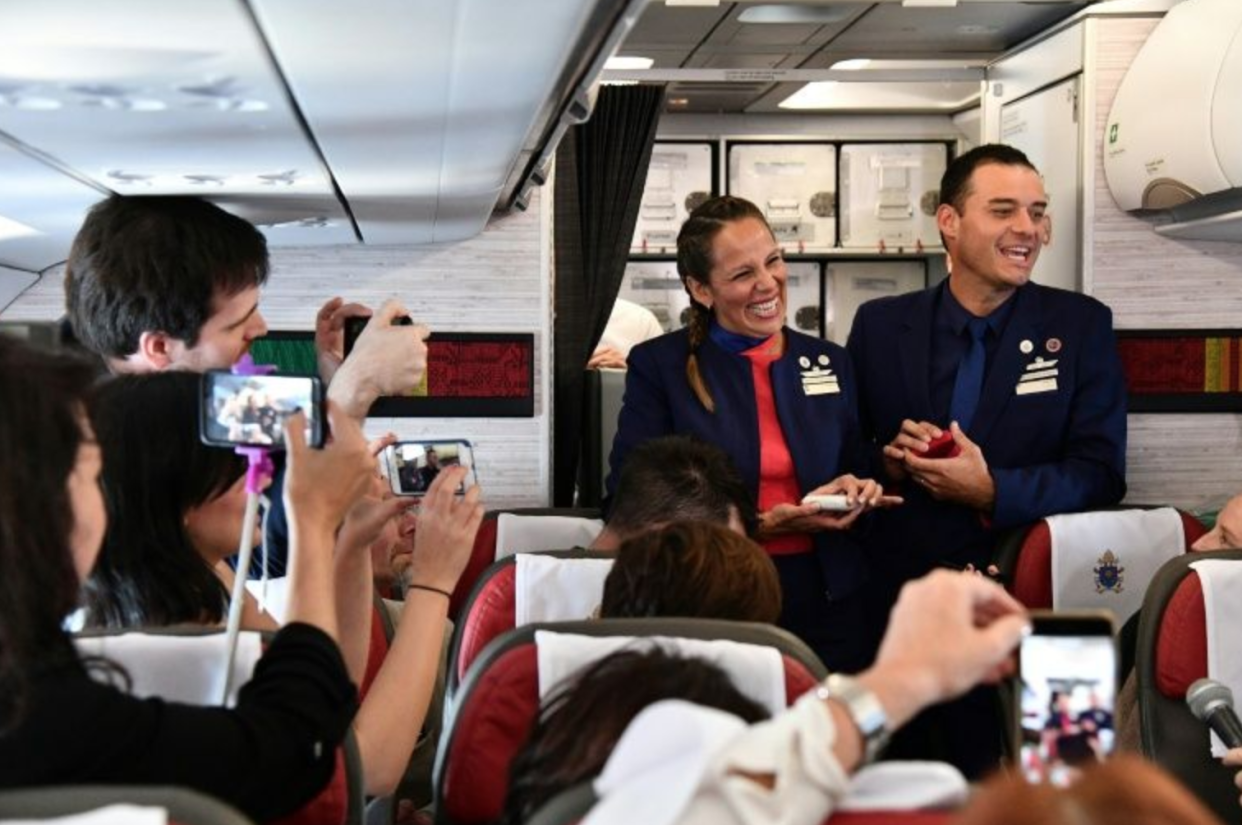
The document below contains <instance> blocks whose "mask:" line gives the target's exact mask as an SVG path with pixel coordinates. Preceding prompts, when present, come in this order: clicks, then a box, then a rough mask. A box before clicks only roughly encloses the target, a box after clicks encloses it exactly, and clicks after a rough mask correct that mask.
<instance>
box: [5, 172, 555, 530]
mask: <svg viewBox="0 0 1242 825" xmlns="http://www.w3.org/2000/svg"><path fill="white" fill-rule="evenodd" d="M541 194H543V193H539V194H536V195H535V196H534V197H533V198H532V199H531V204H530V208H529V209H528V210H527V211H526V212H516V211H515V212H513V213H512V214H509V215H504V216H493V217H492V219H491V220H490V221H489V222H488V224H487V226H486V228H485V229H484V230H483V232H482V233H480V234H479V235H477V236H475V237H473V238H471V239H469V240H467V241H462V242H457V243H445V244H434V245H426V246H417V247H415V246H410V247H391V246H390V247H375V246H362V245H358V246H345V247H272V249H271V255H272V275H271V278H270V279H269V280H268V283H267V285H266V287H264V290H263V298H262V310H263V314H264V316H265V317H266V318H267V322H268V326H269V327H270V328H271V329H275V330H310V329H313V328H314V321H315V313H316V311H317V310H318V308H319V307H320V305H322V304H323V302H324V301H325V300H327V299H328V298H330V297H332V296H333V295H340V296H342V297H343V298H345V300H346V301H358V302H360V303H363V304H367V305H369V306H372V307H375V306H378V305H379V304H380V303H381V302H382V301H384V300H385V299H386V298H389V297H397V298H399V299H400V300H402V301H403V302H404V303H405V305H406V307H407V308H408V309H409V310H410V313H411V314H412V315H413V317H414V318H415V319H417V320H418V321H419V322H421V323H425V324H427V325H428V326H430V327H431V328H432V329H433V330H446V331H447V330H453V331H461V332H530V333H534V336H535V416H534V417H533V418H372V419H369V420H368V422H367V426H366V431H367V434H368V435H369V436H372V437H374V436H378V435H381V434H383V433H386V432H390V431H391V432H394V433H396V434H397V436H398V437H400V438H403V439H418V438H441V437H446V438H447V437H461V438H467V439H469V440H470V441H472V442H473V443H474V451H475V461H476V464H477V470H478V477H479V483H480V485H481V486H482V488H483V493H484V502H485V503H486V505H487V506H488V507H489V508H499V507H533V506H546V505H547V504H548V502H549V501H550V497H551V496H550V492H551V449H552V448H551V414H550V407H551V404H550V400H549V399H550V398H551V389H550V387H551V384H550V380H551V379H550V376H551V341H552V336H551V318H552V310H551V290H550V283H551V275H550V244H551V240H550V218H549V216H548V214H547V213H548V212H550V208H549V207H550V200H551V199H550V198H546V197H541ZM62 281H63V267H55V268H53V269H51V270H48V271H47V272H45V273H44V274H43V277H42V278H41V279H40V280H39V282H38V283H37V284H35V285H34V286H32V287H31V288H30V289H28V290H27V291H26V292H25V293H23V294H22V295H21V296H20V297H19V298H17V300H15V301H14V302H13V303H12V304H10V305H9V306H8V307H6V308H5V310H4V313H3V318H4V320H6V321H53V320H56V319H58V318H60V317H61V316H62V315H63V314H64V291H63V288H62Z"/></svg>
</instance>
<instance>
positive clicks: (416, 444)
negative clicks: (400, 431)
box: [380, 439, 477, 497]
mask: <svg viewBox="0 0 1242 825" xmlns="http://www.w3.org/2000/svg"><path fill="white" fill-rule="evenodd" d="M380 459H381V466H382V467H383V472H384V475H385V476H387V477H388V483H389V485H390V486H391V488H392V491H393V494H394V495H398V496H408V497H422V496H424V495H426V494H427V490H428V489H429V488H430V487H431V483H432V482H433V481H435V479H436V477H437V476H438V475H439V474H440V471H441V470H443V469H445V468H447V467H458V466H460V467H464V468H465V469H466V476H465V478H464V479H463V480H462V483H461V484H459V485H458V488H457V490H456V491H455V492H456V493H457V495H464V494H465V492H466V490H468V489H470V488H471V487H473V486H474V485H475V484H476V483H477V478H476V476H475V471H474V448H473V447H472V446H471V444H470V442H469V441H466V440H465V439H440V440H436V441H399V442H397V443H396V444H390V445H389V446H388V447H385V448H384V451H383V452H382V453H381V454H380Z"/></svg>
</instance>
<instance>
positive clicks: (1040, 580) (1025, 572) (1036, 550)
mask: <svg viewBox="0 0 1242 825" xmlns="http://www.w3.org/2000/svg"><path fill="white" fill-rule="evenodd" d="M1177 514H1178V515H1179V516H1181V519H1182V534H1183V535H1184V536H1185V539H1186V544H1185V548H1186V549H1187V550H1188V549H1190V545H1192V544H1194V543H1195V542H1196V541H1198V540H1199V537H1200V536H1202V535H1203V534H1204V533H1206V532H1207V528H1206V527H1204V526H1203V523H1202V522H1200V521H1199V520H1198V519H1197V518H1195V517H1194V516H1192V515H1190V514H1189V513H1184V512H1182V511H1181V510H1178V512H1177ZM1144 586H1146V585H1144ZM1013 596H1014V598H1015V599H1017V600H1018V601H1020V602H1022V604H1024V605H1026V606H1027V607H1028V608H1030V609H1032V610H1035V609H1040V608H1042V609H1048V608H1051V607H1052V532H1051V531H1050V530H1049V529H1048V522H1047V521H1046V520H1044V519H1040V520H1039V521H1037V522H1036V523H1035V524H1034V525H1033V526H1032V527H1031V529H1030V530H1029V531H1028V532H1027V534H1026V536H1025V537H1024V538H1023V539H1022V549H1021V550H1020V551H1019V552H1018V561H1017V564H1016V566H1015V567H1014V573H1013Z"/></svg>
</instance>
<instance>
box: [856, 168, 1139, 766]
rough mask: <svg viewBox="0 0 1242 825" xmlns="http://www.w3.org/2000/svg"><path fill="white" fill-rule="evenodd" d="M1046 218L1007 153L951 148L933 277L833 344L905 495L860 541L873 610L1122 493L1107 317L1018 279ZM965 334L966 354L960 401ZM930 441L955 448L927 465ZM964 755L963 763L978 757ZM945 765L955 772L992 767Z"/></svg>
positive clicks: (1118, 409)
mask: <svg viewBox="0 0 1242 825" xmlns="http://www.w3.org/2000/svg"><path fill="white" fill-rule="evenodd" d="M1047 208H1048V196H1047V195H1046V193H1045V191H1044V186H1043V181H1042V179H1041V178H1040V176H1039V173H1038V172H1037V171H1036V170H1035V168H1034V166H1033V165H1032V164H1031V162H1030V160H1028V159H1027V157H1026V156H1025V155H1023V154H1022V153H1021V152H1019V151H1018V150H1016V149H1013V148H1012V147H1009V146H1000V145H990V146H980V147H978V148H977V149H973V150H971V151H970V152H967V153H966V154H964V155H962V156H961V157H960V158H958V159H956V160H955V161H954V162H953V163H952V164H951V165H950V167H949V168H948V170H947V171H946V172H945V175H944V179H943V180H942V182H941V191H940V206H939V208H938V211H937V223H938V226H939V229H940V233H941V235H942V237H943V238H944V242H945V248H946V249H947V250H948V253H949V259H950V264H951V274H950V275H949V278H948V280H947V281H945V282H944V283H942V284H940V285H938V286H935V287H932V288H930V289H927V290H924V291H922V292H915V293H911V294H908V295H900V296H896V297H892V298H881V299H877V300H875V301H871V302H868V303H866V304H864V305H863V306H862V307H861V308H860V309H859V311H858V313H857V315H856V316H855V318H854V326H853V329H852V330H851V331H850V338H849V344H848V347H849V351H850V354H851V355H852V356H853V360H854V364H855V365H857V368H858V370H859V397H860V402H859V406H860V416H861V422H862V428H863V431H864V433H865V435H866V436H867V438H869V439H871V440H873V442H874V445H875V446H874V449H875V451H876V454H882V455H883V462H884V465H885V469H886V473H885V475H886V477H887V480H888V481H889V482H893V483H897V482H900V483H902V484H903V486H902V488H901V492H902V495H903V497H904V498H905V505H904V506H903V507H902V508H900V510H899V511H895V512H893V513H890V514H888V515H887V516H886V518H884V519H877V520H876V523H875V524H874V525H873V527H874V529H872V530H871V531H870V532H869V533H868V536H867V545H868V550H869V558H870V559H871V561H872V564H873V569H874V575H875V580H876V581H875V587H876V596H875V605H876V608H877V613H878V614H879V615H887V609H888V608H889V607H890V606H891V604H892V603H893V601H894V600H895V599H896V595H897V592H898V590H899V588H900V586H901V585H902V584H903V583H904V582H906V581H909V580H911V579H914V578H917V577H919V576H922V575H923V574H924V573H926V572H927V571H929V570H930V569H932V568H933V567H936V566H951V567H962V566H965V565H968V564H969V565H973V566H975V567H976V568H983V567H985V566H986V565H987V563H988V562H989V560H990V559H991V554H992V552H993V549H994V545H995V542H996V539H997V537H998V535H999V532H1000V531H1002V530H1004V529H1007V528H1011V527H1015V526H1017V525H1022V524H1027V523H1029V522H1033V521H1036V520H1038V519H1041V518H1043V517H1044V516H1049V515H1053V514H1054V513H1065V512H1074V511H1078V510H1086V509H1091V508H1098V507H1103V506H1106V505H1110V504H1115V503H1116V502H1118V501H1120V500H1121V497H1122V496H1123V495H1124V493H1125V489H1126V485H1125V454H1126V391H1125V380H1124V376H1123V373H1122V368H1121V361H1120V357H1119V355H1118V352H1117V342H1116V340H1115V338H1114V336H1113V328H1112V314H1111V312H1110V311H1109V309H1108V307H1106V306H1104V305H1103V304H1102V303H1100V302H1099V301H1097V300H1095V299H1093V298H1089V297H1087V296H1085V295H1080V294H1077V293H1072V292H1067V291H1065V290H1060V289H1052V288H1050V287H1044V286H1040V285H1039V284H1035V283H1031V282H1030V277H1031V270H1032V269H1033V268H1034V266H1035V262H1036V260H1037V259H1038V257H1039V252H1040V248H1041V246H1042V244H1043V243H1044V239H1045V236H1046V233H1047V232H1048V230H1049V228H1050V223H1049V216H1048V215H1047V214H1046V211H1047ZM972 326H973V328H974V329H975V330H977V331H978V333H979V343H980V344H981V348H980V349H979V351H978V356H979V357H978V360H977V362H976V371H975V372H974V380H975V384H974V390H973V393H971V392H969V391H968V387H967V385H968V384H969V383H970V381H969V380H966V375H965V374H969V373H970V372H971V370H970V369H969V368H968V367H967V363H968V361H969V360H970V352H971V348H972V347H974V346H975V343H974V334H973V333H972V332H971V328H972ZM971 395H973V398H971V397H968V396H971ZM954 419H962V420H960V421H959V420H954ZM967 419H968V420H967ZM951 422H952V423H951ZM942 432H947V433H951V434H952V438H953V440H954V442H955V444H956V447H957V449H958V450H960V454H958V455H957V456H956V457H951V458H929V457H927V456H926V455H925V452H926V451H927V447H928V445H929V444H930V443H931V441H932V439H934V438H936V437H937V436H940V435H941V433H942ZM962 727H963V726H962V725H954V726H953V727H951V728H950V730H948V731H946V735H947V736H949V737H950V738H951V737H952V736H954V735H956V734H958V733H960V732H961V728H962ZM967 750H969V754H968V756H969V757H970V758H972V759H973V758H976V757H980V756H984V755H985V754H986V753H987V752H988V749H987V748H985V747H978V746H976V745H971V746H970V748H969V749H966V748H963V749H962V752H963V753H966V751H967ZM992 753H993V755H995V750H994V749H993V750H992ZM903 755H907V756H908V755H909V754H903ZM919 755H920V756H923V755H925V754H919ZM937 755H942V754H937ZM950 759H951V761H954V762H956V763H957V764H958V766H959V767H961V768H963V769H964V770H966V772H967V773H968V774H972V773H977V772H979V771H982V770H985V769H986V768H988V767H994V763H992V764H991V765H985V764H980V763H978V762H977V761H976V764H975V765H971V764H969V763H968V762H964V761H961V760H959V759H958V758H955V757H953V756H950ZM972 768H977V769H978V770H973V769H972Z"/></svg>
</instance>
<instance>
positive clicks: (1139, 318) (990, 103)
mask: <svg viewBox="0 0 1242 825" xmlns="http://www.w3.org/2000/svg"><path fill="white" fill-rule="evenodd" d="M1138 11H1140V12H1144V13H1140V14H1137V15H1135V16H1104V17H1088V18H1087V19H1085V20H1082V21H1079V22H1078V23H1076V24H1074V25H1073V26H1072V27H1071V28H1070V29H1067V30H1066V31H1063V32H1059V33H1056V34H1054V35H1052V36H1050V37H1048V38H1045V39H1044V40H1043V41H1041V42H1040V43H1037V44H1035V45H1033V46H1032V47H1031V48H1030V49H1027V50H1023V51H1019V52H1017V53H1015V54H1014V55H1012V56H1010V57H1007V58H1005V59H1004V60H1003V61H1001V62H1000V63H999V64H998V65H997V66H996V67H994V70H993V71H992V72H990V74H989V81H990V85H991V84H994V83H995V82H997V81H998V80H999V81H1000V82H1001V83H1002V84H1003V85H1002V88H1001V89H1000V90H999V93H998V91H997V89H996V88H995V86H994V85H992V88H991V90H990V91H991V92H992V93H991V94H988V95H987V96H985V99H984V137H985V139H986V140H996V139H998V137H999V132H1000V107H1001V105H1002V104H1003V103H1004V102H1005V101H1006V100H1010V99H1012V98H1013V96H1014V95H1017V96H1021V95H1023V94H1027V93H1029V92H1030V91H1034V90H1036V89H1039V88H1042V87H1046V86H1048V85H1051V84H1053V83H1055V82H1057V81H1059V80H1061V79H1063V78H1065V77H1067V76H1070V75H1071V74H1074V73H1077V72H1078V71H1079V70H1081V72H1082V83H1081V86H1080V95H1081V97H1080V105H1081V111H1082V113H1083V116H1082V117H1081V120H1080V123H1081V125H1082V134H1081V139H1082V141H1083V147H1084V151H1083V153H1082V159H1083V163H1082V177H1083V185H1082V189H1081V199H1082V209H1081V213H1080V214H1081V215H1083V219H1082V225H1081V230H1082V233H1081V240H1080V243H1081V247H1082V258H1081V260H1082V261H1083V272H1082V284H1083V290H1084V291H1085V292H1087V293H1088V294H1091V295H1093V296H1094V297H1096V298H1098V299H1099V300H1101V301H1103V302H1104V303H1105V304H1107V305H1108V306H1109V307H1110V308H1111V309H1112V310H1113V323H1114V326H1115V327H1116V328H1117V329H1203V328H1229V327H1239V326H1242V323H1239V319H1242V244H1229V243H1210V242H1198V241H1180V240H1174V239H1170V238H1164V237H1162V236H1160V235H1157V234H1155V232H1154V231H1153V226H1154V225H1155V222H1154V220H1153V219H1149V218H1139V217H1135V216H1133V215H1130V214H1128V213H1126V212H1123V211H1121V210H1120V209H1118V208H1117V206H1116V204H1115V203H1114V201H1113V198H1112V195H1111V193H1110V192H1109V189H1108V185H1107V182H1106V180H1105V178H1104V167H1103V146H1104V133H1105V127H1106V121H1107V118H1108V113H1109V109H1110V108H1111V106H1112V102H1113V98H1114V96H1115V95H1116V91H1117V88H1118V86H1119V85H1120V83H1121V80H1122V78H1123V77H1124V76H1125V73H1126V70H1127V69H1128V68H1129V66H1130V63H1131V62H1132V61H1133V60H1134V57H1135V56H1136V55H1137V54H1138V51H1139V49H1140V48H1141V47H1142V45H1143V43H1144V42H1145V41H1146V39H1147V37H1148V35H1149V34H1150V33H1151V31H1152V30H1153V29H1154V28H1155V27H1156V25H1157V24H1158V23H1159V22H1160V18H1159V15H1158V14H1152V13H1151V12H1150V10H1149V9H1147V8H1142V9H1138ZM1079 43H1081V48H1082V51H1081V54H1080V55H1079V54H1076V52H1075V49H1076V48H1077V44H1079ZM1169 69H1170V71H1176V70H1177V67H1175V66H1171V67H1169ZM1129 424H1130V431H1129V446H1128V450H1127V457H1126V462H1127V472H1126V475H1127V483H1128V486H1129V492H1128V494H1127V496H1126V500H1127V501H1130V502H1135V503H1168V504H1173V505H1176V506H1179V507H1183V508H1187V509H1191V510H1203V509H1214V508H1216V507H1218V506H1219V505H1220V504H1221V503H1223V501H1224V500H1226V499H1228V498H1229V497H1230V496H1232V495H1233V494H1235V493H1237V492H1239V491H1242V461H1240V460H1239V458H1238V456H1239V455H1242V415H1237V414H1132V415H1130V417H1129Z"/></svg>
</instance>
